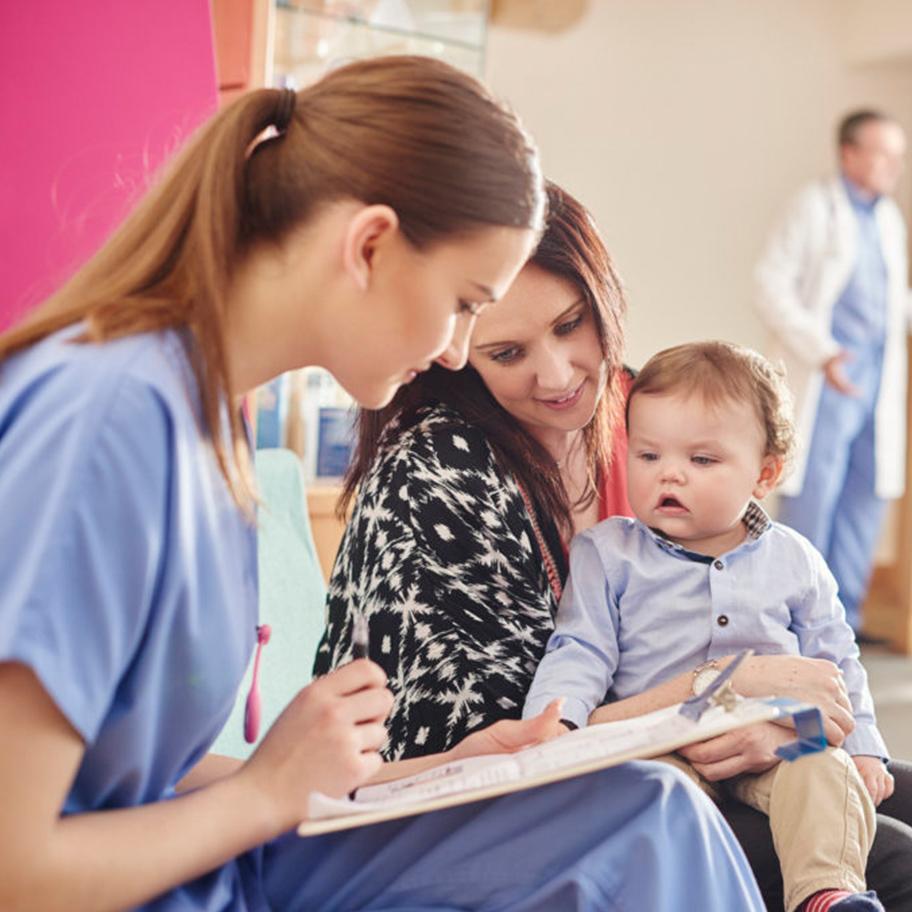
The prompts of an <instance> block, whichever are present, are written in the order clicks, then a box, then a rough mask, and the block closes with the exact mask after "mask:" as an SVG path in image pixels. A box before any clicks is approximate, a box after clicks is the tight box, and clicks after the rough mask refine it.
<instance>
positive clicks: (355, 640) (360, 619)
mask: <svg viewBox="0 0 912 912" xmlns="http://www.w3.org/2000/svg"><path fill="white" fill-rule="evenodd" d="M367 647H368V629H367V618H365V617H364V615H363V614H362V613H361V612H360V611H359V612H358V613H357V614H356V615H355V619H354V621H353V623H352V659H366V658H367Z"/></svg>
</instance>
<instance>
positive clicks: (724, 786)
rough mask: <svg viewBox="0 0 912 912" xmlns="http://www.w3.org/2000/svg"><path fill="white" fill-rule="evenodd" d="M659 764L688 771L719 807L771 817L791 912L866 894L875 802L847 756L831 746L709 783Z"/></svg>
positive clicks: (678, 761)
mask: <svg viewBox="0 0 912 912" xmlns="http://www.w3.org/2000/svg"><path fill="white" fill-rule="evenodd" d="M656 759H658V760H663V761H665V762H667V763H671V764H673V765H674V766H677V767H678V768H679V769H681V770H683V771H684V772H685V773H687V775H688V776H690V778H691V779H693V780H694V782H696V783H697V785H699V786H700V788H702V789H703V791H704V792H706V793H707V794H708V795H709V797H710V798H712V799H713V800H714V801H716V802H717V803H718V802H719V801H721V800H722V799H723V798H724V797H726V796H727V795H731V796H734V797H735V798H737V799H738V800H739V801H743V802H744V804H747V805H750V807H752V808H756V809H757V810H758V811H761V812H763V813H764V814H766V815H767V816H768V817H769V821H770V830H771V831H772V834H773V844H774V845H775V847H776V854H777V855H778V857H779V865H780V867H781V868H782V884H783V888H784V892H785V908H786V910H787V912H792V910H793V909H796V908H797V907H798V906H799V905H800V904H801V903H802V902H803V901H804V900H805V899H806V898H807V897H808V896H810V895H811V894H812V893H816V892H817V891H818V890H825V889H835V890H849V891H850V892H853V893H856V892H861V891H862V890H864V889H865V867H866V865H867V861H868V852H869V851H870V848H871V842H872V841H873V839H874V829H875V810H874V802H873V801H872V800H871V796H870V795H869V794H868V790H867V789H866V788H865V785H864V782H863V781H862V779H861V776H860V775H859V773H858V768H857V767H856V766H855V764H854V763H853V761H852V758H851V757H850V756H849V755H848V754H847V753H846V752H845V751H844V750H841V749H839V748H832V747H830V748H827V749H826V750H825V751H821V752H820V753H816V754H807V755H805V756H804V757H800V758H799V759H798V760H795V761H794V762H791V763H789V762H786V761H783V762H781V763H778V764H776V766H774V767H773V768H772V769H770V770H767V771H766V772H765V773H757V774H744V775H741V776H736V777H735V778H733V779H729V780H727V781H725V782H724V783H722V782H718V783H713V782H709V781H708V780H706V779H704V778H703V777H702V776H701V775H700V774H699V773H698V772H697V771H696V770H695V769H694V768H693V767H692V766H691V765H690V764H689V763H688V762H687V761H686V760H685V759H684V758H683V757H681V756H680V755H678V754H669V755H667V756H664V757H658V758H656Z"/></svg>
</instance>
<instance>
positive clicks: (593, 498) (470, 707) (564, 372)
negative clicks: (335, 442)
mask: <svg viewBox="0 0 912 912" xmlns="http://www.w3.org/2000/svg"><path fill="white" fill-rule="evenodd" d="M548 203H549V220H548V225H547V228H546V230H545V232H544V235H543V237H542V238H541V241H540V243H539V245H538V247H537V249H536V251H535V253H534V254H533V255H532V257H531V258H530V260H529V261H528V263H527V264H526V266H525V267H524V268H523V269H522V271H521V272H520V274H519V275H518V277H517V278H516V279H515V281H514V283H513V285H512V286H511V288H510V289H509V291H508V292H507V294H506V295H505V296H504V297H503V298H502V299H501V300H500V301H499V302H498V303H497V304H495V305H493V306H491V307H488V308H486V309H485V310H484V312H483V313H481V314H480V315H479V317H478V320H477V323H476V325H475V329H474V332H473V335H472V339H471V344H470V348H469V356H468V365H467V366H465V367H464V368H463V369H462V370H456V371H455V372H454V371H453V370H452V368H454V367H458V366H459V365H454V364H451V363H448V362H447V359H446V357H444V358H441V359H438V362H439V363H438V364H435V365H433V366H432V367H431V368H430V369H429V370H428V371H427V372H425V373H423V374H420V375H419V376H418V377H417V378H416V379H415V380H414V381H413V382H412V383H411V384H409V385H408V386H405V387H402V388H401V389H400V390H399V392H398V394H397V395H396V397H395V398H394V399H393V401H392V402H391V404H390V405H389V406H387V407H386V408H384V409H381V410H379V411H362V412H361V414H360V418H359V444H358V450H357V455H356V459H355V462H354V464H353V466H352V468H351V470H350V472H349V474H348V477H347V478H346V483H345V489H344V495H343V499H342V502H341V506H342V507H343V508H347V507H348V506H349V505H351V504H352V502H353V510H352V514H351V519H350V522H349V525H348V528H347V530H346V533H345V536H344V538H343V541H342V545H341V548H340V552H339V555H338V557H337V559H336V563H335V566H334V569H333V573H332V577H331V580H330V585H329V595H328V611H327V626H326V631H325V633H324V636H323V639H322V641H321V644H320V648H319V650H318V653H317V658H316V662H315V666H314V671H315V673H316V674H325V673H326V672H328V671H329V670H330V669H331V668H334V667H336V666H338V665H341V664H343V663H345V662H347V661H348V660H349V659H350V658H351V655H352V630H353V623H354V619H355V617H357V616H358V615H360V614H362V613H363V614H364V615H366V617H367V618H368V622H369V628H370V657H371V658H372V659H373V660H374V661H375V662H377V663H378V664H379V665H381V666H382V667H383V669H384V670H385V671H386V673H387V676H388V678H389V687H390V689H391V690H392V691H393V694H394V698H395V700H394V705H393V709H392V711H391V713H390V715H389V717H388V719H387V731H388V740H387V743H386V745H385V748H384V750H385V753H386V755H387V756H388V757H389V758H391V759H401V758H409V757H417V756H423V755H426V754H430V753H435V752H438V751H444V750H448V749H449V748H451V747H452V746H453V745H455V744H458V742H460V741H461V740H462V739H463V738H464V737H465V736H466V735H467V734H470V733H471V732H473V731H476V730H478V729H479V728H482V727H484V726H486V725H489V724H491V723H493V722H495V721H497V720H499V719H504V718H518V717H519V714H520V711H521V709H522V705H523V701H524V698H525V695H526V691H527V690H528V688H529V685H530V684H531V681H532V676H533V674H534V672H535V669H536V667H537V665H538V661H539V659H540V658H541V656H542V654H543V652H544V648H545V644H546V643H547V640H548V637H549V636H550V634H551V632H552V630H553V626H554V615H555V611H556V608H557V603H558V601H559V598H560V594H561V590H562V587H563V584H564V581H565V579H566V575H567V569H568V568H567V561H566V550H567V546H568V544H569V541H570V539H571V538H572V536H573V535H574V534H575V533H576V532H579V531H582V530H583V529H586V528H588V527H589V526H592V525H593V524H595V523H596V522H597V521H598V520H600V519H603V518H605V517H607V516H609V515H616V514H629V506H628V504H627V500H626V495H625V488H626V479H625V461H626V437H625V434H624V431H623V425H622V423H621V422H620V420H619V418H620V414H621V411H622V408H623V404H624V401H625V396H626V392H627V389H628V388H629V384H630V380H631V375H630V372H629V371H628V370H627V369H625V368H624V366H623V364H622V354H623V349H624V328H623V322H624V313H625V302H624V295H623V292H622V288H621V283H620V280H619V278H618V276H617V273H616V272H615V270H614V267H613V265H612V262H611V258H610V256H609V254H608V251H607V250H606V248H605V245H604V243H603V241H602V239H601V237H600V236H599V233H598V230H597V228H596V227H595V225H594V223H593V221H592V218H591V217H590V216H589V214H588V213H587V211H586V210H585V208H584V207H583V206H582V205H581V204H580V203H579V202H577V201H576V200H575V199H574V198H573V197H572V196H570V195H569V194H568V193H566V192H565V191H563V190H561V189H560V188H559V187H557V186H555V185H554V184H550V185H549V187H548ZM447 368H450V369H447ZM735 683H736V686H737V688H738V690H739V691H740V692H741V693H743V694H745V695H756V696H765V695H768V694H771V693H777V694H780V695H791V696H794V697H796V698H799V699H803V700H807V701H808V702H811V703H814V704H816V705H818V706H820V708H821V709H822V710H823V713H824V716H825V719H826V727H827V733H828V735H829V737H830V739H831V740H833V741H835V742H837V743H838V742H840V741H841V740H842V738H843V737H844V735H845V733H846V731H848V730H849V729H850V728H851V725H852V721H851V715H850V712H849V704H848V700H847V698H846V696H845V689H844V687H843V685H842V683H841V680H840V676H839V672H838V669H837V668H836V666H835V665H832V664H831V663H828V662H815V661H814V660H807V659H803V658H800V657H798V658H795V657H790V656H758V657H752V658H750V659H748V660H747V661H745V662H744V663H743V665H742V667H741V668H739V670H738V672H737V673H736V681H735ZM691 688H692V675H691V674H684V675H680V676H678V677H677V678H673V679H671V680H669V681H666V682H665V683H663V684H661V685H659V686H658V687H656V688H653V689H652V690H650V691H648V692H646V693H644V694H641V695H639V696H637V697H632V698H630V699H626V700H619V701H617V702H613V703H609V704H607V705H605V706H602V707H600V708H599V709H598V710H596V715H595V716H594V717H593V719H594V721H596V720H597V721H608V720H610V719H617V718H628V717H631V716H635V715H639V714H641V713H644V712H648V711H650V710H653V709H658V708H660V707H663V706H668V705H671V704H673V703H676V702H679V701H681V700H683V699H686V698H687V697H688V696H690V694H691ZM789 737H791V736H790V735H789V734H788V732H787V731H785V730H784V729H782V728H781V727H779V726H776V725H773V724H772V723H766V724H764V725H762V726H756V727H754V728H752V729H747V730H745V731H744V732H743V733H742V735H741V737H740V739H739V743H738V746H737V747H736V748H731V747H729V746H724V747H723V746H721V745H716V744H714V742H708V743H707V745H705V746H701V750H703V751H705V752H707V753H708V754H709V755H710V756H711V757H712V759H715V760H720V759H723V758H722V757H717V756H714V754H713V752H714V751H715V752H718V751H719V750H724V751H726V752H727V755H726V756H725V758H724V759H725V760H726V761H728V762H727V764H726V765H727V766H729V767H730V766H731V764H732V763H734V764H736V765H737V766H738V768H739V771H741V772H747V771H758V770H759V769H767V768H769V767H771V766H772V765H773V764H774V763H776V762H778V758H777V757H776V755H775V753H774V751H775V748H776V747H778V746H779V745H780V744H782V743H783V741H784V740H787V739H788V738H789ZM894 767H896V768H894V769H893V772H894V775H896V776H897V790H896V791H897V796H903V795H905V796H908V795H910V794H912V767H910V766H909V765H908V764H894ZM729 774H730V773H729ZM891 800H893V801H894V804H896V803H897V802H900V801H902V802H905V804H909V802H908V801H907V800H906V799H905V798H903V797H897V798H896V799H895V800H894V799H891ZM723 810H724V811H725V813H726V815H727V816H728V818H729V821H730V823H732V825H733V826H734V827H735V829H736V832H737V833H738V834H739V836H740V837H741V838H742V840H743V842H744V845H745V848H746V850H747V853H748V856H749V858H750V859H751V861H752V864H753V865H754V869H755V873H757V874H758V879H759V880H760V883H761V888H762V889H763V890H764V893H765V896H766V898H767V901H768V903H770V904H771V906H772V905H776V904H778V905H779V906H781V905H782V900H781V879H780V877H779V867H778V864H777V862H776V856H775V854H774V853H773V849H772V843H771V839H770V835H769V827H768V824H767V821H766V819H765V818H763V817H762V815H759V814H756V812H752V811H750V809H747V808H743V807H741V806H732V807H731V808H725V809H723ZM884 810H886V809H884ZM887 813H889V814H891V815H894V816H895V817H898V818H900V820H896V819H893V818H892V817H891V818H890V819H889V820H884V821H883V822H881V823H880V827H879V833H880V835H879V837H878V839H877V841H876V842H875V846H874V849H873V851H872V853H871V857H870V865H869V871H868V881H869V883H870V885H871V886H872V888H874V889H876V890H877V891H878V894H879V895H880V896H881V898H882V899H883V900H884V901H885V903H886V904H887V907H888V908H912V885H910V884H909V883H908V882H907V880H906V878H905V876H904V873H903V871H904V870H905V865H906V864H907V862H909V860H910V859H912V829H910V828H909V827H908V826H906V825H905V824H904V823H902V822H901V821H902V820H906V821H909V820H912V808H910V807H905V805H904V806H903V808H901V809H897V808H896V807H891V808H890V809H889V810H887Z"/></svg>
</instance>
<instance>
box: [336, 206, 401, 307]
mask: <svg viewBox="0 0 912 912" xmlns="http://www.w3.org/2000/svg"><path fill="white" fill-rule="evenodd" d="M398 230H399V216H397V215H396V212H395V210H394V209H391V208H390V207H389V206H383V205H380V204H376V205H373V206H363V207H362V208H360V209H358V211H357V212H356V213H355V214H354V215H353V216H352V218H351V220H350V221H349V223H348V227H347V229H346V231H345V237H344V240H343V249H342V265H343V267H344V269H345V272H346V273H347V274H348V276H349V277H350V278H351V279H352V281H353V282H354V283H355V286H356V287H357V288H358V289H360V290H361V291H367V289H368V288H369V287H370V281H371V274H372V272H373V270H374V268H375V266H376V261H377V256H378V253H379V252H380V251H381V250H382V249H383V247H384V246H385V245H387V244H389V242H390V241H391V240H392V239H393V238H394V237H395V235H396V232H397V231H398Z"/></svg>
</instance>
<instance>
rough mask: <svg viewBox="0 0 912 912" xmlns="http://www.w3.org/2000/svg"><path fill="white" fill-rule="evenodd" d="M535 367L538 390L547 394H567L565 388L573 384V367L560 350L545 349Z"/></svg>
mask: <svg viewBox="0 0 912 912" xmlns="http://www.w3.org/2000/svg"><path fill="white" fill-rule="evenodd" d="M535 367H536V370H535V374H536V380H537V381H538V386H539V388H540V389H542V390H545V391H547V392H549V393H565V392H568V390H567V387H568V386H569V385H570V384H571V383H572V382H573V365H572V364H571V363H570V359H569V358H567V357H566V355H565V354H564V353H563V352H562V351H561V350H560V349H554V348H549V347H545V348H544V349H543V350H542V351H541V352H540V353H539V357H538V361H537V363H536V366H535Z"/></svg>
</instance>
